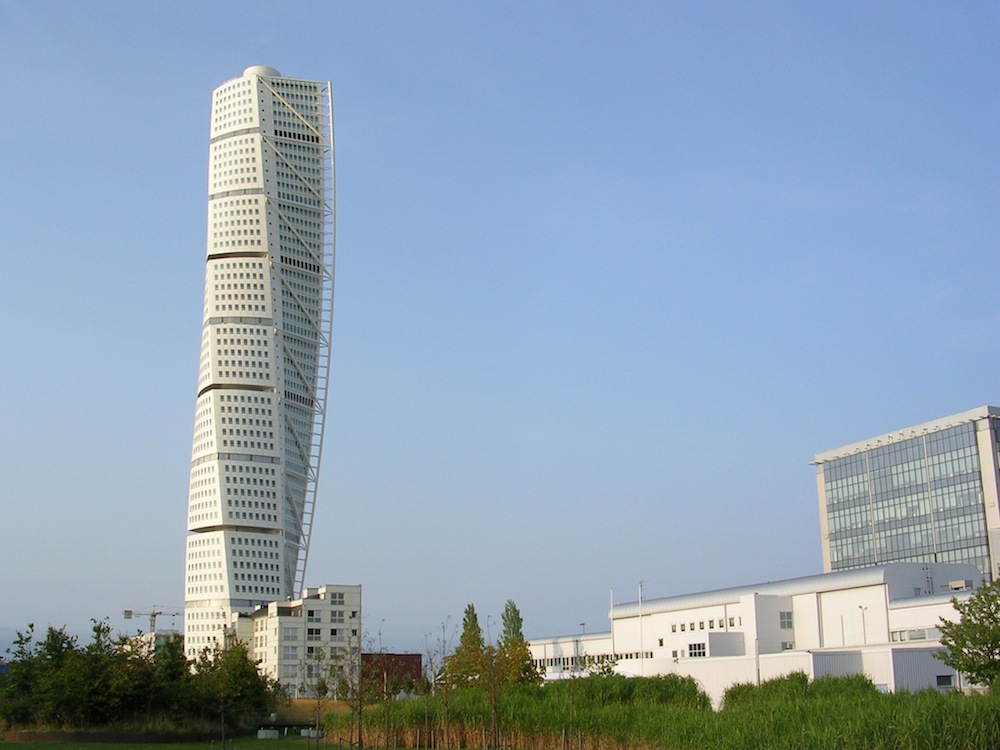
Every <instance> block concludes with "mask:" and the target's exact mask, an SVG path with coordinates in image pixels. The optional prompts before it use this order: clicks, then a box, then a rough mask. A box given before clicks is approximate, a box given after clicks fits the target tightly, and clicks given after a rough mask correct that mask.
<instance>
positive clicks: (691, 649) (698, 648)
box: [688, 643, 707, 658]
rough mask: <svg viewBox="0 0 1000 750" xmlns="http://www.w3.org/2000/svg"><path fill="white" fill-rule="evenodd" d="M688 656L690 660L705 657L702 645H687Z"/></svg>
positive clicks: (703, 645)
mask: <svg viewBox="0 0 1000 750" xmlns="http://www.w3.org/2000/svg"><path fill="white" fill-rule="evenodd" d="M688 656H690V657H691V658H698V657H703V656H707V652H706V650H705V644H704V643H689V644H688Z"/></svg>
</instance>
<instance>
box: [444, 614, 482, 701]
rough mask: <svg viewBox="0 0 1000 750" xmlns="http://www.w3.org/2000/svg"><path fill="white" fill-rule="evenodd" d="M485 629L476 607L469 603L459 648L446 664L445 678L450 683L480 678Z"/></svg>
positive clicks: (464, 683)
mask: <svg viewBox="0 0 1000 750" xmlns="http://www.w3.org/2000/svg"><path fill="white" fill-rule="evenodd" d="M483 647H484V644H483V629H482V628H481V627H480V626H479V616H478V615H477V614H476V607H475V605H473V604H468V605H466V607H465V614H464V615H463V616H462V635H460V636H459V638H458V648H456V649H455V653H454V654H452V655H451V657H450V658H449V659H448V663H447V665H446V666H445V679H446V680H447V681H448V683H449V685H451V686H453V687H460V686H463V685H470V684H473V683H475V682H476V681H477V680H479V677H480V675H481V674H482V672H483V656H484V654H483Z"/></svg>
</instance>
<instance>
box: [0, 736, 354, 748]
mask: <svg viewBox="0 0 1000 750" xmlns="http://www.w3.org/2000/svg"><path fill="white" fill-rule="evenodd" d="M229 743H230V741H229V740H226V744H225V747H226V748H227V749H228V748H229V746H230V744H229ZM232 746H233V747H234V748H236V749H237V750H249V748H254V750H306V748H315V747H316V740H311V741H309V742H308V743H307V741H306V740H305V739H301V738H299V737H295V738H288V739H278V740H258V739H257V738H256V737H242V738H240V739H237V740H234V741H233V745H232ZM129 747H148V748H156V749H157V750H212V748H213V747H214V750H223V745H222V742H221V741H220V740H216V742H215V745H214V746H213V745H212V743H211V742H169V743H165V744H164V743H155V744H149V745H136V744H134V743H129V744H127V745H125V744H120V743H113V742H10V741H2V740H0V748H11V750H13V748H23V749H24V750H126V749H127V748H129ZM320 747H321V748H322V747H324V745H323V743H322V742H321V743H320ZM325 747H326V748H330V749H331V750H332V748H335V747H336V745H330V744H328V745H326V746H325Z"/></svg>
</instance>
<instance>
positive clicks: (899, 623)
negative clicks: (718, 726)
mask: <svg viewBox="0 0 1000 750" xmlns="http://www.w3.org/2000/svg"><path fill="white" fill-rule="evenodd" d="M981 582H982V575H981V573H980V572H979V570H978V568H977V567H976V566H974V565H967V564H933V563H929V564H919V563H891V564H888V565H881V566H875V567H868V568H863V569H860V570H851V571H845V572H839V573H828V574H824V575H816V576H808V577H805V578H793V579H790V580H786V581H775V582H768V583H761V584H756V585H751V586H741V587H737V588H729V589H721V590H718V591H706V592H702V593H697V594H687V595H683V596H673V597H666V598H658V599H647V600H640V601H638V602H632V603H626V604H617V605H615V606H613V607H612V609H611V612H610V617H611V630H610V632H604V633H594V634H580V635H570V636H562V637H557V638H539V639H533V640H531V641H530V642H529V647H530V649H531V654H532V658H533V659H534V661H535V664H536V666H538V667H539V668H540V669H541V670H542V673H543V675H544V677H545V679H562V678H567V677H574V676H580V675H582V674H584V673H585V670H586V669H588V668H590V667H591V666H592V665H593V664H594V663H595V662H596V663H600V662H607V663H611V664H613V665H614V667H613V668H614V671H615V672H616V673H619V674H623V675H628V676H643V675H645V676H652V675H664V674H678V675H683V676H691V677H693V678H695V679H696V680H697V681H698V683H699V684H700V685H701V687H702V688H703V689H704V690H705V691H706V692H707V693H708V694H709V696H710V697H711V698H712V700H713V702H714V703H715V704H716V705H717V706H718V705H719V704H720V702H721V700H722V697H723V694H724V692H725V690H726V688H728V687H729V686H731V685H734V684H737V683H759V682H761V681H763V680H768V679H771V678H775V677H781V676H784V675H788V674H790V673H792V672H795V671H802V672H805V673H806V675H808V676H809V677H810V678H813V679H814V678H817V677H822V676H824V675H847V674H866V675H867V676H868V677H869V678H870V679H871V680H872V682H873V683H875V685H876V686H878V687H879V688H880V689H882V690H885V691H896V690H911V691H912V690H921V689H925V688H942V689H960V688H963V687H965V685H964V684H963V681H962V677H961V675H957V674H956V673H955V672H954V670H952V669H950V668H949V667H947V666H945V664H944V663H943V662H941V661H940V660H938V659H936V658H934V656H933V654H934V652H935V651H939V650H940V649H941V646H940V642H939V638H940V632H939V630H938V627H937V626H938V624H939V622H940V620H941V618H945V619H955V618H957V612H956V611H955V609H954V606H953V605H952V601H951V600H952V598H953V597H956V598H958V599H959V600H962V599H965V598H968V597H969V596H971V594H972V592H973V591H974V589H975V588H977V587H978V586H979V585H980V584H981Z"/></svg>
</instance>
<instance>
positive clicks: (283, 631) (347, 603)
mask: <svg viewBox="0 0 1000 750" xmlns="http://www.w3.org/2000/svg"><path fill="white" fill-rule="evenodd" d="M230 632H231V634H232V635H235V636H236V637H237V638H239V639H240V640H241V641H243V642H244V643H245V644H247V646H248V648H249V649H250V655H251V657H252V658H253V659H255V660H257V661H259V662H260V664H259V666H258V669H260V671H261V672H262V673H264V674H267V675H269V676H271V677H273V678H274V679H275V680H277V681H278V682H280V683H281V684H282V685H283V686H284V687H285V689H286V690H287V691H288V694H289V695H290V696H291V697H292V698H310V697H313V696H314V695H315V687H316V684H317V680H318V679H319V678H324V679H328V680H331V681H335V679H336V676H337V675H340V674H344V675H346V676H348V677H350V676H351V675H356V674H357V670H358V669H359V665H360V658H361V633H362V629H361V586H360V585H350V586H344V585H332V584H328V585H326V586H320V587H319V588H316V589H306V591H305V594H304V595H303V597H302V598H301V599H295V600H292V601H286V602H270V603H268V604H265V605H263V606H261V607H259V608H258V609H255V610H254V611H253V612H251V613H250V614H244V615H236V616H235V617H234V621H233V630H232V631H230Z"/></svg>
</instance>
